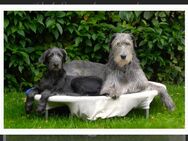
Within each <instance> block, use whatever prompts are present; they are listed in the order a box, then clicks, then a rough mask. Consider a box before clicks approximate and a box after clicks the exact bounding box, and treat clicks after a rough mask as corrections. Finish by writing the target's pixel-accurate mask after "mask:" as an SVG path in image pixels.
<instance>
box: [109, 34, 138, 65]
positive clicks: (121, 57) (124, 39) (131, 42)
mask: <svg viewBox="0 0 188 141" xmlns="http://www.w3.org/2000/svg"><path fill="white" fill-rule="evenodd" d="M110 47H111V55H113V60H114V62H115V63H116V64H117V65H118V66H119V67H124V66H125V65H127V64H129V63H130V62H131V61H132V59H133V55H134V47H136V43H135V39H134V37H133V35H132V34H129V33H116V34H114V35H113V36H112V38H111V41H110Z"/></svg>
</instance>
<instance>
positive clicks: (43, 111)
mask: <svg viewBox="0 0 188 141" xmlns="http://www.w3.org/2000/svg"><path fill="white" fill-rule="evenodd" d="M36 112H37V114H38V115H44V113H45V107H44V106H38V107H37V110H36Z"/></svg>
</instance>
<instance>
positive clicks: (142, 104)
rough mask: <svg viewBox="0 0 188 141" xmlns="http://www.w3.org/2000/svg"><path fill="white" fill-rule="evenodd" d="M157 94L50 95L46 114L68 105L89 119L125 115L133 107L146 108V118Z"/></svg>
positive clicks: (79, 115) (72, 111)
mask: <svg viewBox="0 0 188 141" xmlns="http://www.w3.org/2000/svg"><path fill="white" fill-rule="evenodd" d="M150 83H155V84H156V85H162V86H163V87H165V85H163V84H161V83H156V82H150ZM165 88H166V87H165ZM157 94H158V92H157V90H147V91H142V92H139V93H133V94H125V95H121V96H120V97H119V98H118V99H116V100H113V99H111V98H110V97H106V96H64V95H55V96H51V97H49V99H48V103H47V106H46V113H45V115H46V119H47V118H48V110H50V109H53V108H56V107H60V106H63V105H67V106H68V107H69V109H70V112H71V114H72V115H76V116H77V117H80V118H83V119H88V120H96V119H98V118H102V119H105V118H110V117H116V116H118V117H121V116H125V115H127V114H128V112H129V111H131V110H132V109H133V108H141V109H144V110H146V118H148V116H149V108H150V103H151V102H152V100H153V99H154V97H155V96H156V95H157ZM40 97H41V95H36V96H35V100H37V101H39V100H40Z"/></svg>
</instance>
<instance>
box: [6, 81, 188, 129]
mask: <svg viewBox="0 0 188 141" xmlns="http://www.w3.org/2000/svg"><path fill="white" fill-rule="evenodd" d="M167 88H168V92H169V93H170V95H171V96H172V98H173V100H174V101H175V103H176V110H175V111H173V112H169V111H168V110H167V109H166V108H165V107H164V105H162V103H161V101H160V99H159V97H155V99H154V100H153V102H152V103H151V105H150V106H151V108H150V117H149V119H146V118H145V113H144V111H143V110H139V109H135V110H132V111H131V112H130V113H129V114H128V115H127V116H125V117H115V118H110V119H98V120H96V121H88V120H82V119H79V118H77V117H74V116H65V115H63V114H56V113H54V112H51V113H50V115H49V119H48V121H45V118H44V117H39V116H37V115H36V114H35V113H32V114H31V115H29V116H28V115H26V114H25V111H24V101H25V95H24V93H20V92H16V91H13V92H11V91H8V90H7V89H6V90H5V95H4V128H66V129H67V128H94V129H96V128H106V129H107V128H119V129H123V128H126V129H127V128H184V127H185V101H184V96H185V92H184V85H167Z"/></svg>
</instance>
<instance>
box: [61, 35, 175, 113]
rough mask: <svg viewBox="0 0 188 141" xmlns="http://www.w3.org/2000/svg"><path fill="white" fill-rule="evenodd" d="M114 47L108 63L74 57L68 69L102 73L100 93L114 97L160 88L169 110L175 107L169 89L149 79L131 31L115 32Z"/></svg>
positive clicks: (73, 72)
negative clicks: (75, 59)
mask: <svg viewBox="0 0 188 141" xmlns="http://www.w3.org/2000/svg"><path fill="white" fill-rule="evenodd" d="M110 47H111V51H110V54H109V60H108V63H107V64H106V65H102V64H99V63H92V62H88V61H72V62H70V63H68V64H65V70H66V71H67V73H69V74H70V75H76V76H98V77H99V78H101V79H102V80H103V85H102V89H101V91H100V94H101V95H103V94H105V95H106V94H107V95H109V96H110V97H112V98H114V99H115V98H118V97H119V96H120V95H122V94H127V93H135V92H140V91H143V90H157V91H158V92H159V95H160V97H161V100H162V102H163V103H164V104H165V106H166V107H167V108H168V109H169V110H174V108H175V104H174V102H173V100H172V98H171V97H170V96H169V94H168V92H167V90H166V89H165V88H164V87H162V86H157V85H155V84H153V83H150V82H149V81H148V80H147V78H146V76H145V74H144V72H143V70H142V69H141V67H140V65H139V60H138V59H137V57H136V53H135V51H134V47H135V43H134V39H133V36H132V35H131V34H129V33H117V34H115V35H114V36H113V37H112V40H111V42H110Z"/></svg>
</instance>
